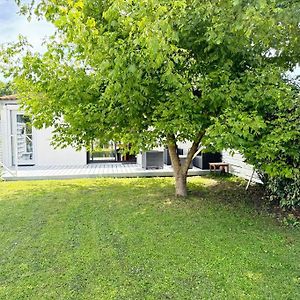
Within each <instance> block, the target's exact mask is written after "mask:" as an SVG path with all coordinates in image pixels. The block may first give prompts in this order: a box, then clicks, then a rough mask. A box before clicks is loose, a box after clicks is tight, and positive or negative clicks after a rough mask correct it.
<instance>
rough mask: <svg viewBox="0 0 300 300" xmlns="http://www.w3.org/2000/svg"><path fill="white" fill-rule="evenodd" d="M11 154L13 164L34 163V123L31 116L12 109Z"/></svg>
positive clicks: (26, 164) (24, 164) (25, 164)
mask: <svg viewBox="0 0 300 300" xmlns="http://www.w3.org/2000/svg"><path fill="white" fill-rule="evenodd" d="M10 127H11V155H12V165H13V166H15V165H16V164H17V165H18V166H28V165H34V149H33V136H32V124H31V120H30V118H29V117H27V116H25V115H24V114H23V113H20V112H18V111H13V110H12V111H11V126H10Z"/></svg>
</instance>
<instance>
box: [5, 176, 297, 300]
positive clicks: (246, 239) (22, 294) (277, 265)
mask: <svg viewBox="0 0 300 300" xmlns="http://www.w3.org/2000/svg"><path fill="white" fill-rule="evenodd" d="M172 183H173V180H172V179H98V180H94V179H90V180H89V179H87V180H69V181H68V180H66V181H40V182H14V183H9V182H2V183H0V229H1V230H0V299H1V300H2V299H9V300H11V299H30V300H31V299H300V231H299V230H297V229H292V228H286V227H283V226H280V225H279V224H278V223H277V222H276V221H275V219H274V218H272V217H271V216H267V215H266V214H265V213H261V214H259V213H258V212H257V210H256V209H254V208H253V205H254V204H253V201H252V200H253V199H251V198H250V196H249V194H247V193H246V192H245V191H244V185H243V186H242V185H241V184H240V183H238V182H234V181H233V180H228V179H227V180H224V179H221V178H220V179H212V178H190V180H189V187H190V190H191V196H189V198H188V199H187V200H184V201H183V200H178V199H175V198H174V197H173V193H174V188H173V185H172Z"/></svg>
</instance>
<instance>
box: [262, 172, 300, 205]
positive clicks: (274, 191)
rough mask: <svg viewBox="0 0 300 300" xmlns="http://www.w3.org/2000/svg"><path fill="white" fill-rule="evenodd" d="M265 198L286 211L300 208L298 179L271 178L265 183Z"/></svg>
mask: <svg viewBox="0 0 300 300" xmlns="http://www.w3.org/2000/svg"><path fill="white" fill-rule="evenodd" d="M266 189H267V192H268V193H267V198H268V199H269V200H270V201H272V202H273V203H276V204H280V206H282V207H284V208H287V209H299V208H300V177H299V175H296V176H295V177H294V178H285V177H271V178H269V179H268V181H267V185H266Z"/></svg>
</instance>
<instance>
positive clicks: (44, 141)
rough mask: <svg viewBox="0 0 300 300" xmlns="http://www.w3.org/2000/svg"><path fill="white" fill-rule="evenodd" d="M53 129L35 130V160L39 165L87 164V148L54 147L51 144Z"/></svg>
mask: <svg viewBox="0 0 300 300" xmlns="http://www.w3.org/2000/svg"><path fill="white" fill-rule="evenodd" d="M51 137H52V129H51V128H45V129H41V130H37V129H34V130H33V138H34V139H35V142H34V146H35V147H34V153H35V162H36V165H37V166H49V165H55V166H59V165H60V166H62V165H64V166H66V165H85V164H86V163H87V161H86V160H87V157H86V150H85V149H82V150H81V151H76V150H75V149H74V148H72V147H67V148H64V149H54V147H53V146H52V145H51Z"/></svg>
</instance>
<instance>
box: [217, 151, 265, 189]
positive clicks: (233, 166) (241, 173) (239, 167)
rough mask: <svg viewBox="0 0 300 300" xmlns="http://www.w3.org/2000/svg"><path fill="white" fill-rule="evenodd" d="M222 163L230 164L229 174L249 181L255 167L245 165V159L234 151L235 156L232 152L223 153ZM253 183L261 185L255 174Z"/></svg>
mask: <svg viewBox="0 0 300 300" xmlns="http://www.w3.org/2000/svg"><path fill="white" fill-rule="evenodd" d="M222 161H223V162H226V163H228V164H229V173H231V174H233V175H236V176H238V177H242V178H245V179H249V178H250V177H251V175H252V172H253V166H252V165H249V164H247V163H245V158H244V157H243V155H242V154H240V153H239V152H237V151H234V152H233V154H231V153H230V151H229V150H228V151H222ZM252 181H254V182H258V183H261V180H260V179H259V177H258V174H257V173H256V172H255V173H254V175H253V178H252Z"/></svg>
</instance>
